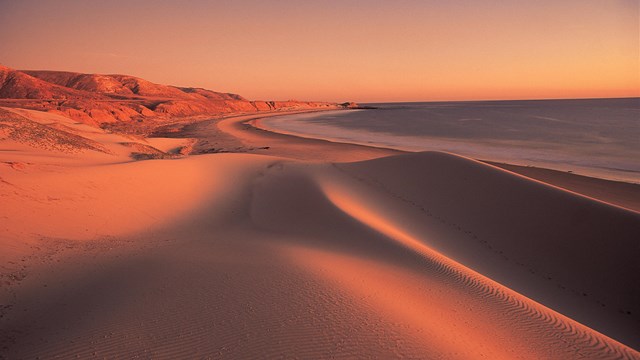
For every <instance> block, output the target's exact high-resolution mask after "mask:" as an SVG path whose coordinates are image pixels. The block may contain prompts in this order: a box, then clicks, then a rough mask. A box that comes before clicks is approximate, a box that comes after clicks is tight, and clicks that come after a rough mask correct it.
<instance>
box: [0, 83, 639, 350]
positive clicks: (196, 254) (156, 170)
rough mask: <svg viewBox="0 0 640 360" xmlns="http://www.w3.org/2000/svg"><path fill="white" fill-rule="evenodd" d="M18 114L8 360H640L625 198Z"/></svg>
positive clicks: (392, 156) (633, 225)
mask: <svg viewBox="0 0 640 360" xmlns="http://www.w3.org/2000/svg"><path fill="white" fill-rule="evenodd" d="M43 76H44V75H43ZM78 88H80V85H78ZM122 91H124V90H122ZM0 110H1V112H0V119H1V121H0V125H1V126H2V127H0V201H1V203H2V206H0V264H1V267H0V358H6V359H31V358H38V357H39V358H41V359H50V358H60V359H67V358H74V357H78V358H166V359H174V358H212V359H213V358H215V359H217V358H229V359H237V358H383V359H385V358H400V357H407V358H429V359H640V353H638V351H637V350H634V349H638V348H640V341H639V339H638V336H637V335H638V329H640V326H639V324H640V288H639V287H638V284H639V283H640V281H639V280H640V278H639V277H638V274H640V265H639V264H640V263H639V262H638V261H637V259H638V255H640V251H639V250H640V249H639V246H640V243H638V241H637V240H638V234H640V213H638V212H636V211H633V210H632V209H630V208H632V207H633V206H635V203H633V204H631V205H628V206H622V205H619V204H616V203H615V198H616V197H615V196H609V195H608V194H610V193H614V194H618V191H621V190H620V189H618V188H616V186H615V185H612V186H611V187H610V189H612V190H611V192H610V193H608V192H607V191H606V189H607V188H606V185H607V184H608V183H604V185H602V184H600V185H601V186H605V188H604V190H603V188H600V190H598V191H599V192H598V191H595V192H594V191H592V192H591V193H590V194H580V193H578V192H579V191H578V190H579V189H578V188H579V187H580V186H582V188H583V189H586V192H588V191H590V190H589V189H591V190H593V187H589V186H588V184H589V182H588V181H587V182H585V181H581V180H580V179H578V180H575V181H577V184H578V185H579V186H578V188H576V187H575V184H573V185H571V186H574V189H573V190H572V191H568V190H567V189H566V188H562V184H559V183H558V184H554V181H555V180H554V179H556V178H554V177H553V173H551V175H549V174H546V176H547V177H548V179H546V180H547V181H546V182H542V181H540V180H534V179H532V178H531V177H525V176H523V175H520V174H517V173H514V172H511V171H508V170H505V169H504V168H501V167H496V166H493V165H490V164H487V163H483V162H479V161H476V160H473V159H468V158H464V157H460V156H457V155H454V154H448V153H439V152H425V153H411V154H406V153H400V152H396V151H391V150H386V149H376V148H368V147H364V146H357V145H348V144H335V143H329V142H326V141H320V140H311V139H300V138H294V137H291V136H287V135H280V134H273V133H268V132H265V131H262V130H258V129H256V128H253V127H251V126H248V125H246V124H245V122H246V121H248V120H250V119H251V118H250V117H246V116H245V117H234V118H228V119H225V120H211V121H204V122H197V123H190V124H187V125H179V126H177V127H176V128H175V129H170V128H165V129H164V130H162V131H164V133H163V137H160V138H144V137H136V136H133V135H123V134H118V133H112V132H109V131H105V130H102V129H99V128H96V127H91V126H87V125H84V124H81V123H79V122H77V121H74V120H70V119H69V118H66V117H62V116H59V115H56V114H51V113H43V112H38V111H34V110H16V109H3V110H2V109H0ZM207 149H217V151H214V150H209V151H207ZM234 150H239V151H241V152H243V153H233V152H234ZM213 152H215V153H213ZM136 154H137V155H136ZM140 154H142V155H140ZM189 154H191V155H189ZM195 154H199V155H195ZM140 160H144V161H140ZM515 171H517V169H515ZM528 171H532V172H535V169H529V170H528ZM532 177H533V176H532ZM549 179H550V180H549ZM572 179H573V178H572ZM556 180H557V179H556ZM557 181H558V182H562V181H561V180H557ZM565 183H566V181H565ZM569 187H570V186H569ZM634 189H636V188H627V189H626V190H625V191H629V192H631V193H634V194H635V193H636V192H634V191H636V190H634ZM585 195H587V196H585ZM596 195H597V196H596ZM596 197H597V198H596Z"/></svg>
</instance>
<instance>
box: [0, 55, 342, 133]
mask: <svg viewBox="0 0 640 360" xmlns="http://www.w3.org/2000/svg"><path fill="white" fill-rule="evenodd" d="M0 106H6V107H18V108H27V109H33V110H40V111H47V112H52V113H58V114H61V115H64V116H66V117H69V118H71V119H74V120H77V121H80V122H82V123H85V124H91V125H98V126H102V125H104V124H109V123H115V122H131V121H138V122H141V121H144V120H146V119H150V120H156V121H162V120H163V119H167V118H176V117H179V118H188V117H194V116H216V115H222V114H229V113H253V112H260V111H283V110H297V109H300V110H303V109H316V108H317V109H332V108H336V109H337V108H342V107H344V105H339V104H334V103H324V102H302V101H249V100H247V99H245V98H243V97H242V96H240V95H237V94H230V93H223V92H215V91H211V90H207V89H201V88H191V87H177V86H170V85H161V84H155V83H152V82H150V81H147V80H144V79H140V78H137V77H134V76H129V75H103V74H82V73H75V72H66V71H34V70H15V69H11V68H8V67H5V66H2V65H0Z"/></svg>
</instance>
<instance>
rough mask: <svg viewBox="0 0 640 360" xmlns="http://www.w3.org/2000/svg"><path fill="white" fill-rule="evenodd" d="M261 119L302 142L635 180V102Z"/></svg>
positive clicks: (435, 105)
mask: <svg viewBox="0 0 640 360" xmlns="http://www.w3.org/2000/svg"><path fill="white" fill-rule="evenodd" d="M368 105H372V106H376V107H377V109H372V110H352V111H336V112H327V113H313V114H301V115H289V116H282V117H275V118H267V119H264V120H263V121H262V122H261V124H262V126H263V127H265V128H271V129H273V130H276V131H281V132H286V133H291V134H295V135H300V136H306V137H316V138H322V139H327V140H332V141H340V142H351V143H358V144H367V145H374V146H382V147H390V148H396V149H401V150H409V151H426V150H439V151H448V152H453V153H457V154H460V155H464V156H469V157H473V158H477V159H483V160H495V161H503V162H509V163H513V164H519V165H532V166H542V167H547V168H552V169H557V170H562V171H573V172H575V173H582V174H585V175H591V176H598V177H603V178H610V179H617V180H625V181H632V182H640V98H628V99H585V100H527V101H478V102H427V103H385V104H368Z"/></svg>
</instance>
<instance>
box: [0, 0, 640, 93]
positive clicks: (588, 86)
mask: <svg viewBox="0 0 640 360" xmlns="http://www.w3.org/2000/svg"><path fill="white" fill-rule="evenodd" d="M638 4H639V2H638V1H636V0H616V1H606V2H603V1H595V0H587V1H577V0H575V1H573V0H572V1H561V2H557V1H537V2H529V1H511V2H500V1H487V2H475V1H452V2H441V1H424V0H421V1H414V0H405V1H394V2H388V1H371V2H359V1H351V0H348V1H333V0H331V1H325V2H322V3H320V2H300V1H275V2H262V1H252V0H243V1H233V2H231V1H229V2H228V1H216V2H209V1H188V2H182V1H173V0H172V1H109V2H96V1H70V0H64V1H55V2H53V1H49V2H42V1H32V0H25V1H19V2H17V1H15V2H3V3H2V4H1V5H0V7H1V11H0V34H1V35H0V63H3V64H4V65H7V66H10V67H15V68H19V69H47V70H69V71H79V72H87V73H122V74H131V75H135V76H139V77H142V78H145V79H148V80H151V81H154V82H158V83H166V84H174V85H182V86H200V87H204V88H209V89H213V90H220V91H230V92H235V93H239V94H242V95H244V96H246V97H248V98H250V99H309V100H326V101H345V100H352V101H360V102H367V101H420V100H460V99H463V100H468V99H516V98H578V97H625V96H638V95H640V78H639V76H640V75H639V71H638V69H639V63H638V61H639V60H638V59H639V50H638V46H639V45H638V44H639V39H638V29H639V28H638Z"/></svg>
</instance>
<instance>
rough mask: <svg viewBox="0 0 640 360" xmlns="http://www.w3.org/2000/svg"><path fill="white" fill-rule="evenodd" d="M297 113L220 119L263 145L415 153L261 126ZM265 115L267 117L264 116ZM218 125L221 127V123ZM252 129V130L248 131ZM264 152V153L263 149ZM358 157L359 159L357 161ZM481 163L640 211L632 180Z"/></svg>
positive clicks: (638, 188) (269, 151)
mask: <svg viewBox="0 0 640 360" xmlns="http://www.w3.org/2000/svg"><path fill="white" fill-rule="evenodd" d="M325 111H336V110H319V111H313V112H325ZM337 111H349V110H337ZM296 113H308V112H306V111H301V112H295V113H286V114H285V113H270V114H268V115H267V114H260V115H257V114H246V115H240V116H234V117H228V118H224V119H221V120H219V123H218V124H220V125H222V129H220V130H221V131H223V132H226V133H228V134H229V135H231V136H235V137H242V136H243V135H245V134H242V133H240V132H239V131H243V132H244V131H250V132H252V133H253V135H257V136H252V137H251V139H245V141H251V142H252V143H253V144H255V142H256V141H261V140H260V139H259V138H260V137H261V138H262V141H264V142H263V143H264V144H267V145H263V146H268V141H274V140H276V141H283V140H285V141H286V140H288V141H290V142H291V143H296V142H298V143H308V144H314V145H315V146H322V145H325V146H328V147H334V148H336V149H339V150H341V151H360V152H363V153H368V152H367V151H363V150H364V149H370V155H369V156H370V157H368V156H366V155H365V156H364V157H363V158H362V159H357V160H365V159H370V158H375V157H378V156H390V155H400V154H409V153H412V152H410V151H404V150H398V149H393V148H386V147H383V146H376V145H364V144H356V143H348V142H340V141H332V140H329V139H324V138H314V137H311V136H309V137H306V136H301V135H298V134H292V133H287V132H279V131H277V129H272V128H268V127H264V126H262V125H261V123H260V120H262V119H264V118H270V117H276V116H287V115H293V114H296ZM265 115H266V116H265ZM218 128H220V127H219V126H218ZM249 129H251V130H249ZM264 150H265V152H264V153H265V154H272V153H275V154H274V155H275V156H285V157H291V156H293V158H296V159H298V160H309V159H308V157H304V156H302V157H297V156H296V154H293V155H292V154H291V153H290V152H281V151H280V152H279V151H278V150H277V149H273V148H271V147H269V149H264ZM261 153H262V152H261ZM327 160H340V159H327ZM357 160H356V161H357ZM475 160H477V161H480V162H482V163H485V164H488V165H491V166H496V167H499V168H501V169H503V170H506V171H509V172H513V173H516V174H518V175H521V176H524V177H526V178H529V179H533V180H535V181H540V182H543V183H545V184H548V185H551V186H555V187H559V188H562V189H564V190H567V191H570V192H573V193H577V194H579V195H582V196H585V197H588V198H590V199H593V200H597V201H601V202H604V203H606V204H608V205H612V206H616V207H621V208H623V209H625V210H631V211H634V212H640V184H638V183H633V182H626V181H620V180H611V179H606V178H599V177H594V176H588V175H581V174H576V173H570V172H567V171H561V170H555V169H549V168H544V167H538V166H526V165H517V164H511V163H505V162H497V161H493V160H491V159H475Z"/></svg>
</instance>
